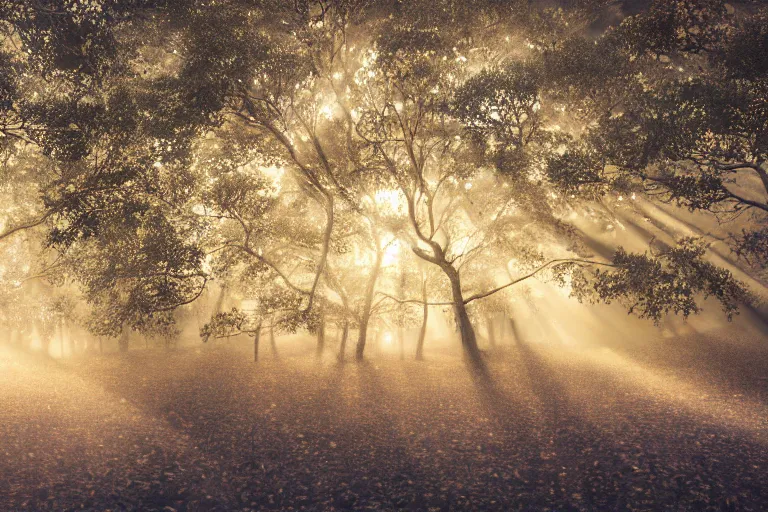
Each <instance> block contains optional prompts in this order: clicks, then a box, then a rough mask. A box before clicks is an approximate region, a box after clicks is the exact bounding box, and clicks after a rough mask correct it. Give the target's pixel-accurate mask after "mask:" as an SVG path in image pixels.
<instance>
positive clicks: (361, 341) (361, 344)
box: [355, 236, 383, 361]
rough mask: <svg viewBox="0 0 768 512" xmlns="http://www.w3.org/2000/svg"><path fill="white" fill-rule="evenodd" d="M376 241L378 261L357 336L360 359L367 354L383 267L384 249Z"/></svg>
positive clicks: (366, 296)
mask: <svg viewBox="0 0 768 512" xmlns="http://www.w3.org/2000/svg"><path fill="white" fill-rule="evenodd" d="M375 243H376V261H375V262H374V264H373V268H372V269H371V275H370V277H369V278H368V284H367V285H366V288H365V303H364V304H363V311H362V314H361V315H360V332H359V333H358V337H357V347H356V348H355V359H357V360H358V361H362V360H363V356H364V354H365V343H366V340H367V337H368V322H369V321H370V319H371V308H372V307H373V295H374V293H375V291H376V280H377V279H378V278H379V270H380V269H381V259H382V252H383V251H382V250H381V248H380V243H379V238H378V236H376V237H375Z"/></svg>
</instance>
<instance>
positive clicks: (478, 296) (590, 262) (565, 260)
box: [464, 258, 616, 305]
mask: <svg viewBox="0 0 768 512" xmlns="http://www.w3.org/2000/svg"><path fill="white" fill-rule="evenodd" d="M561 263H576V264H582V265H601V266H604V267H615V266H616V265H614V264H612V263H604V262H602V261H593V260H582V259H577V258H562V259H556V260H550V261H548V262H546V263H544V264H543V265H541V266H540V267H539V268H537V269H536V270H534V271H532V272H530V273H528V274H526V275H524V276H522V277H519V278H517V279H515V280H513V281H510V282H509V283H507V284H504V285H501V286H498V287H496V288H494V289H492V290H489V291H487V292H483V293H476V294H474V295H472V296H470V297H468V298H466V299H464V304H465V305H466V304H469V303H470V302H472V301H474V300H479V299H484V298H486V297H489V296H491V295H493V294H494V293H496V292H500V291H501V290H504V289H505V288H509V287H510V286H514V285H516V284H517V283H520V282H522V281H525V280H526V279H530V278H532V277H534V276H535V275H536V274H538V273H539V272H541V271H542V270H545V269H547V268H549V267H550V266H552V265H556V264H561Z"/></svg>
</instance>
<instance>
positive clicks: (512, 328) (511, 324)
mask: <svg viewBox="0 0 768 512" xmlns="http://www.w3.org/2000/svg"><path fill="white" fill-rule="evenodd" d="M507 323H508V325H509V328H510V331H511V332H512V337H513V338H514V341H515V343H519V342H520V341H521V338H520V331H518V330H517V324H516V323H515V319H514V318H512V317H511V316H510V317H509V318H508V319H507Z"/></svg>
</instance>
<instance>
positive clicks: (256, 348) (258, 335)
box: [253, 322, 261, 363]
mask: <svg viewBox="0 0 768 512" xmlns="http://www.w3.org/2000/svg"><path fill="white" fill-rule="evenodd" d="M259 341H261V322H259V325H257V326H256V332H254V333H253V362H255V363H256V362H258V361H259Z"/></svg>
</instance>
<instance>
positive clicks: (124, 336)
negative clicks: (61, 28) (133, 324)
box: [117, 326, 130, 352]
mask: <svg viewBox="0 0 768 512" xmlns="http://www.w3.org/2000/svg"><path fill="white" fill-rule="evenodd" d="M129 344H130V333H129V332H128V328H127V327H126V326H123V330H122V331H121V332H120V339H118V340H117V345H118V347H119V348H120V352H128V345H129Z"/></svg>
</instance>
